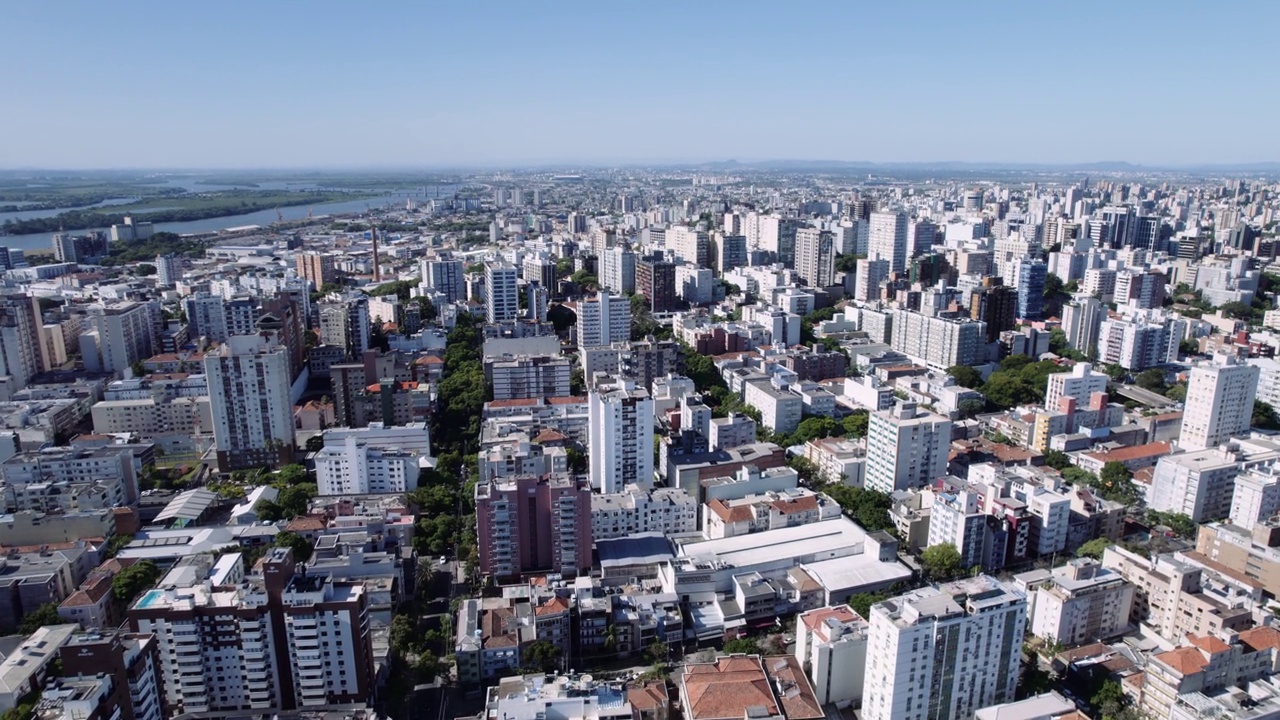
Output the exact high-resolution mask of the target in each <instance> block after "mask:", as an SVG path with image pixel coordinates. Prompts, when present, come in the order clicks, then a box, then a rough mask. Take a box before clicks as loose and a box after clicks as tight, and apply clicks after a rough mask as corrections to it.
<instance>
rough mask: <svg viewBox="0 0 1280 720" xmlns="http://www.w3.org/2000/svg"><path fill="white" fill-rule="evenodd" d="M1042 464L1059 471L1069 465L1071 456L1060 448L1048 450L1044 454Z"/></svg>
mask: <svg viewBox="0 0 1280 720" xmlns="http://www.w3.org/2000/svg"><path fill="white" fill-rule="evenodd" d="M1044 464H1045V465H1048V466H1049V467H1051V468H1053V469H1054V470H1057V471H1059V472H1061V471H1063V470H1066V469H1067V468H1069V467H1071V457H1070V456H1069V455H1067V454H1066V453H1064V452H1062V451H1061V450H1050V451H1049V452H1047V453H1045V454H1044Z"/></svg>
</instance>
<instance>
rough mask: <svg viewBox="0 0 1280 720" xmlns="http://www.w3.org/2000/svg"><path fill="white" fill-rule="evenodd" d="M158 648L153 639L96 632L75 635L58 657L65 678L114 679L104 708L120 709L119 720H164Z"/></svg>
mask: <svg viewBox="0 0 1280 720" xmlns="http://www.w3.org/2000/svg"><path fill="white" fill-rule="evenodd" d="M158 646H159V641H158V640H157V639H156V638H155V637H153V636H151V635H143V634H136V633H130V632H124V631H122V630H119V629H116V630H104V629H101V628H97V629H93V630H91V631H88V632H78V633H76V634H74V635H72V636H71V638H70V639H69V640H68V641H67V644H65V645H63V646H62V648H61V649H60V650H59V653H58V657H59V658H60V659H61V660H62V675H63V677H67V678H74V677H96V676H99V675H109V676H110V677H111V681H112V683H111V686H112V687H111V693H110V696H109V697H108V698H106V702H105V703H104V704H105V706H106V707H116V708H119V712H120V714H119V716H118V717H119V718H120V720H161V718H162V717H164V716H163V714H162V711H163V707H162V706H161V698H162V695H163V692H164V686H163V685H162V684H161V680H160V654H159V652H158V650H157V648H158ZM73 717H74V715H73ZM88 717H90V718H92V717H94V716H93V715H89V716H88ZM106 717H116V716H114V715H113V714H109V715H107V716H106Z"/></svg>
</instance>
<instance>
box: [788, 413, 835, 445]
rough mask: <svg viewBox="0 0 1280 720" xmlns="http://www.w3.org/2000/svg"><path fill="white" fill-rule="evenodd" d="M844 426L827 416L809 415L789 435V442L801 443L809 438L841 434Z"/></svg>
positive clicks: (814, 438) (815, 438)
mask: <svg viewBox="0 0 1280 720" xmlns="http://www.w3.org/2000/svg"><path fill="white" fill-rule="evenodd" d="M843 434H844V426H843V425H841V424H840V423H838V422H836V421H835V420H832V419H831V418H829V417H809V418H805V419H804V420H801V421H800V424H799V425H798V426H797V427H796V431H795V432H794V433H792V435H791V442H792V444H795V445H803V444H804V443H807V442H809V441H810V440H817V439H819V438H825V437H831V436H832V435H843Z"/></svg>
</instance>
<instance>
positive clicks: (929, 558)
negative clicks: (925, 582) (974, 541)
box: [920, 543, 963, 581]
mask: <svg viewBox="0 0 1280 720" xmlns="http://www.w3.org/2000/svg"><path fill="white" fill-rule="evenodd" d="M920 564H921V565H922V566H923V567H924V569H925V572H927V573H928V574H929V577H930V578H931V579H933V580H938V581H944V580H951V579H952V578H955V577H957V576H958V575H959V574H960V572H961V570H963V568H961V567H960V551H959V550H957V549H956V546H955V545H953V544H952V543H941V544H939V545H930V546H929V547H927V548H925V549H924V552H922V553H920Z"/></svg>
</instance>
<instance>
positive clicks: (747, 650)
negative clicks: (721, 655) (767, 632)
mask: <svg viewBox="0 0 1280 720" xmlns="http://www.w3.org/2000/svg"><path fill="white" fill-rule="evenodd" d="M724 651H725V652H726V653H728V654H730V655H735V654H744V655H760V654H761V653H760V643H758V642H756V641H755V640H754V639H752V638H733V639H732V640H726V641H725V643H724Z"/></svg>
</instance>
